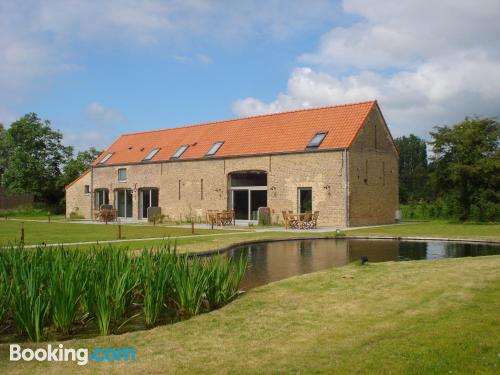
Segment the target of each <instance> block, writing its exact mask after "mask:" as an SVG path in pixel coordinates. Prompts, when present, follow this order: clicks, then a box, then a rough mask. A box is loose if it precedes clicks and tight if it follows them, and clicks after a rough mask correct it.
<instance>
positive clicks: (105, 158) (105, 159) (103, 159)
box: [98, 152, 113, 164]
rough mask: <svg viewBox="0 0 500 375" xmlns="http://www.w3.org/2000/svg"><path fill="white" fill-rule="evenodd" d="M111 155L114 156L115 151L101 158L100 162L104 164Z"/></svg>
mask: <svg viewBox="0 0 500 375" xmlns="http://www.w3.org/2000/svg"><path fill="white" fill-rule="evenodd" d="M111 156H113V153H112V152H110V153H109V154H107V155H106V156H105V157H103V158H102V159H101V161H100V162H99V163H98V164H104V163H106V162H107V161H108V160H109V158H110V157H111Z"/></svg>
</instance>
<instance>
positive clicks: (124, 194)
mask: <svg viewBox="0 0 500 375" xmlns="http://www.w3.org/2000/svg"><path fill="white" fill-rule="evenodd" d="M115 206H116V211H117V214H118V217H119V218H129V217H132V190H131V189H118V190H116V198H115Z"/></svg>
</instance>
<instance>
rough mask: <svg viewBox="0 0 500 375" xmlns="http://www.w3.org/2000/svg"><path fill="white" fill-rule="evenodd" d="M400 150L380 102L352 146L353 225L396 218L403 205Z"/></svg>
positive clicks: (350, 181) (350, 151)
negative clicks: (396, 146)
mask: <svg viewBox="0 0 500 375" xmlns="http://www.w3.org/2000/svg"><path fill="white" fill-rule="evenodd" d="M398 163H399V162H398V154H397V151H396V149H395V146H394V143H393V140H392V138H391V135H390V133H389V131H388V129H387V127H386V125H385V122H384V119H383V117H382V114H381V112H380V110H379V109H378V106H374V108H373V109H372V110H371V112H370V114H369V115H368V118H367V120H366V122H365V124H364V126H363V128H362V129H361V131H360V132H359V134H358V136H357V138H356V139H355V141H354V143H353V145H352V147H351V149H350V150H349V225H350V226H358V225H378V224H390V223H394V222H395V214H396V210H397V209H398V207H399V176H398Z"/></svg>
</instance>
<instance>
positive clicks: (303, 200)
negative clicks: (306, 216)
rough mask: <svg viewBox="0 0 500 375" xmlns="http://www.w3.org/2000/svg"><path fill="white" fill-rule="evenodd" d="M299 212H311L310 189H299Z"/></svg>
mask: <svg viewBox="0 0 500 375" xmlns="http://www.w3.org/2000/svg"><path fill="white" fill-rule="evenodd" d="M299 212H300V213H301V214H302V213H305V212H312V189H311V188H299Z"/></svg>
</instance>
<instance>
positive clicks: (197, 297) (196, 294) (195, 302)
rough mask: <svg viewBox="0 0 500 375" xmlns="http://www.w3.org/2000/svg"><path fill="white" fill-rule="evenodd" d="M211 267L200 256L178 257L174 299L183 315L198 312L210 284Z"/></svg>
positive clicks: (173, 275)
mask: <svg viewBox="0 0 500 375" xmlns="http://www.w3.org/2000/svg"><path fill="white" fill-rule="evenodd" d="M208 274H209V269H208V268H207V267H205V266H204V264H203V260H202V259H200V258H194V259H190V258H189V257H188V256H181V257H178V258H177V261H176V262H175V265H174V270H173V272H172V286H173V291H172V299H173V301H174V303H175V305H176V306H177V309H178V311H179V313H180V314H181V315H184V316H192V315H196V314H198V312H199V311H200V307H201V304H202V298H203V296H204V295H205V292H206V290H207V286H208Z"/></svg>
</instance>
